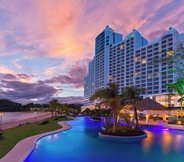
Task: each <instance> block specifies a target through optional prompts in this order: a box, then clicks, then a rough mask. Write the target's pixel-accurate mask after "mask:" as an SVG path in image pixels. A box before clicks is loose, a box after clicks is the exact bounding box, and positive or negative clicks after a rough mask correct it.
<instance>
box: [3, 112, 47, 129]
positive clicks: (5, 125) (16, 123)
mask: <svg viewBox="0 0 184 162" xmlns="http://www.w3.org/2000/svg"><path fill="white" fill-rule="evenodd" d="M49 117H50V113H46V114H44V115H39V116H37V117H36V122H37V121H41V120H44V119H47V118H49ZM34 122H35V117H31V118H27V119H23V120H17V121H13V122H6V123H3V124H2V130H5V129H9V128H14V127H17V126H19V124H26V123H34Z"/></svg>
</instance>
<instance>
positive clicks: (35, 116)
mask: <svg viewBox="0 0 184 162" xmlns="http://www.w3.org/2000/svg"><path fill="white" fill-rule="evenodd" d="M34 114H35V122H36V111H35V112H34Z"/></svg>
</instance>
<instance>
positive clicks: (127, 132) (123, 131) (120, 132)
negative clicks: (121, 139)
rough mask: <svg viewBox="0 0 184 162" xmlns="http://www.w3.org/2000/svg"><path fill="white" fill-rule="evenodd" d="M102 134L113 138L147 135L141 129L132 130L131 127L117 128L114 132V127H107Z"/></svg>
mask: <svg viewBox="0 0 184 162" xmlns="http://www.w3.org/2000/svg"><path fill="white" fill-rule="evenodd" d="M100 133H101V134H104V135H113V136H140V135H144V134H145V132H143V131H142V130H141V129H139V128H132V127H130V126H117V127H116V129H115V132H114V131H113V127H112V125H110V126H108V127H107V126H106V127H105V129H104V130H102V131H101V132H100Z"/></svg>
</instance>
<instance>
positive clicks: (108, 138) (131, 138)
mask: <svg viewBox="0 0 184 162" xmlns="http://www.w3.org/2000/svg"><path fill="white" fill-rule="evenodd" d="M98 135H99V138H100V139H102V140H105V141H113V142H139V141H142V140H143V139H145V138H147V133H145V134H143V135H140V136H112V135H105V134H102V133H100V132H99V133H98Z"/></svg>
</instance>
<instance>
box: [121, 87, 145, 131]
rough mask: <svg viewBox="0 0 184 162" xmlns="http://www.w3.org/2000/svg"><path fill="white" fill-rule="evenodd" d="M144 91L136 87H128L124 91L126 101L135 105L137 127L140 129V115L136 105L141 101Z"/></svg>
mask: <svg viewBox="0 0 184 162" xmlns="http://www.w3.org/2000/svg"><path fill="white" fill-rule="evenodd" d="M143 91H144V89H139V88H137V87H135V86H130V87H126V88H125V90H124V95H125V96H126V100H127V101H129V102H131V103H132V104H133V105H134V118H135V121H136V125H135V127H136V128H138V115H137V108H136V104H137V102H138V101H139V100H140V94H141V92H143Z"/></svg>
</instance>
